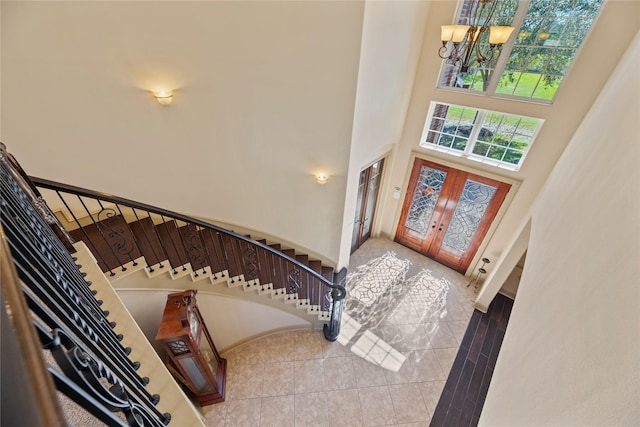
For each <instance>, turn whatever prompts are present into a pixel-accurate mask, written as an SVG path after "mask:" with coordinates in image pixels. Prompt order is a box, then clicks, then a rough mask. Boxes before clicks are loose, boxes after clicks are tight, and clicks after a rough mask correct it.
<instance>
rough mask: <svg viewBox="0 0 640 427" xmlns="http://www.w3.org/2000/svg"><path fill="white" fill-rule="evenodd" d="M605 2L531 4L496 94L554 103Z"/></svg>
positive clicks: (542, 1) (566, 0) (543, 1)
mask: <svg viewBox="0 0 640 427" xmlns="http://www.w3.org/2000/svg"><path fill="white" fill-rule="evenodd" d="M602 1H603V0H579V1H569V0H556V1H549V0H534V1H532V2H531V4H530V6H529V9H528V11H527V14H526V16H525V19H524V21H523V23H522V25H521V27H520V30H519V32H518V38H517V40H516V42H515V45H514V47H513V49H512V51H511V53H510V56H509V60H508V61H507V67H506V68H505V70H504V72H503V73H502V76H501V78H500V84H499V85H498V88H497V90H496V93H500V94H509V95H511V94H512V95H515V96H520V97H527V98H535V99H542V100H552V99H553V98H554V96H555V94H556V91H557V90H558V86H559V85H560V82H561V81H562V79H563V78H564V75H565V74H566V72H567V70H568V68H569V66H570V65H571V62H572V61H573V58H574V57H575V55H576V52H577V49H578V47H579V46H580V44H581V43H582V40H583V39H584V37H585V36H586V35H587V33H588V32H589V29H590V28H591V24H592V23H593V19H594V18H595V16H596V15H597V13H598V11H599V10H600V7H601V5H602ZM527 48H528V49H527ZM515 72H520V73H521V74H520V75H519V76H517V77H519V78H518V79H515V78H514V77H516V76H515ZM514 86H515V87H514Z"/></svg>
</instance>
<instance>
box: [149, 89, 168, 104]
mask: <svg viewBox="0 0 640 427" xmlns="http://www.w3.org/2000/svg"><path fill="white" fill-rule="evenodd" d="M153 96H155V97H156V100H157V101H158V102H159V103H160V105H169V104H171V101H173V93H172V92H171V91H170V90H169V91H164V90H161V91H158V92H153Z"/></svg>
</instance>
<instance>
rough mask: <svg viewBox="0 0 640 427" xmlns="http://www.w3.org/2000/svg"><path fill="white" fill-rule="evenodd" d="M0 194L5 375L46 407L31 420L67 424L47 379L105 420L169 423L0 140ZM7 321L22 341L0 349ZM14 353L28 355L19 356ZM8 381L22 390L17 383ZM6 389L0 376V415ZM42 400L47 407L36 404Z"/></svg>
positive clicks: (110, 422)
mask: <svg viewBox="0 0 640 427" xmlns="http://www.w3.org/2000/svg"><path fill="white" fill-rule="evenodd" d="M0 194H1V198H0V219H1V227H0V235H1V237H2V249H1V250H0V252H1V255H2V267H3V268H2V295H3V303H4V304H3V313H2V314H3V366H2V368H3V379H4V378H5V377H4V375H5V372H7V371H16V372H22V373H24V375H25V377H27V378H28V379H27V381H28V382H29V384H26V385H24V387H25V388H30V389H32V390H34V394H32V395H31V399H32V401H30V402H27V405H26V407H33V408H37V409H36V411H35V412H37V413H38V414H41V413H42V414H44V415H42V416H40V415H37V416H36V418H38V417H39V418H40V421H38V424H36V425H47V426H49V425H65V423H64V420H63V417H64V416H63V415H62V411H61V410H60V405H57V404H56V403H55V402H56V401H57V399H56V397H55V394H54V393H52V391H51V390H48V388H49V386H50V385H51V383H53V384H55V387H56V388H57V390H58V391H59V392H61V393H62V394H64V395H66V396H67V397H68V398H70V399H71V401H73V402H75V403H76V404H77V405H79V406H80V407H81V408H83V409H84V410H85V411H87V412H88V413H89V414H91V415H92V416H93V417H95V418H97V419H99V420H100V421H102V422H103V423H105V424H107V425H109V426H126V425H131V426H157V427H160V426H165V425H167V424H169V423H170V421H171V415H170V414H168V413H161V412H160V411H159V410H158V409H157V407H156V405H157V403H158V402H159V400H160V396H159V395H157V394H151V393H150V392H149V391H148V390H147V388H146V385H147V383H148V378H143V377H141V376H140V375H139V374H138V373H137V372H136V371H137V370H138V368H139V366H140V365H139V363H138V362H135V361H132V360H131V359H130V358H129V357H128V354H129V353H130V351H131V349H130V348H125V347H124V346H123V345H122V344H121V340H122V338H123V337H122V335H118V334H116V333H115V332H114V330H113V328H114V327H115V326H116V325H115V323H113V322H110V321H109V320H108V319H107V315H108V313H106V312H104V311H103V310H102V309H101V308H100V304H101V302H100V301H98V300H96V298H95V297H94V293H93V292H92V289H91V287H90V286H91V283H90V282H87V281H86V280H85V277H84V275H83V273H82V272H81V271H80V268H79V266H78V265H76V264H75V262H74V258H73V257H72V256H71V254H70V252H69V250H68V248H67V247H66V246H65V243H69V242H68V241H67V242H65V243H63V242H62V241H61V240H60V238H59V236H62V237H63V238H65V233H64V231H63V230H61V229H60V228H56V225H55V224H53V223H54V222H55V220H54V217H53V215H52V214H51V212H50V211H48V210H47V208H46V205H44V203H43V202H42V200H41V199H40V198H39V197H38V194H37V192H34V190H33V188H32V184H31V183H30V182H29V181H28V179H26V175H25V174H24V172H23V171H22V169H21V168H20V167H19V165H18V164H17V162H16V161H15V159H13V158H12V156H11V155H9V154H8V153H7V152H6V149H5V147H4V145H3V144H1V143H0ZM52 226H53V228H52ZM54 229H55V230H57V231H56V232H54ZM25 323H31V324H32V326H27V325H25ZM9 325H11V326H9ZM16 325H17V326H16ZM5 327H6V328H9V329H11V328H13V329H12V330H13V331H14V332H15V333H12V334H11V336H15V338H16V340H17V341H18V342H19V343H22V344H25V343H26V344H27V345H22V344H21V345H19V346H12V348H10V349H6V346H5V344H6V343H5V341H4V339H5V334H4V332H5ZM30 337H31V338H30ZM36 337H37V338H39V343H40V347H41V348H38V345H37V342H38V340H37V339H36ZM29 342H30V343H31V345H29ZM34 343H36V344H35V345H33V344H34ZM17 347H20V350H19V351H18V350H17ZM5 350H6V351H7V352H9V351H11V352H13V354H21V357H17V358H12V359H9V360H10V361H11V365H9V366H7V365H5V363H6V359H5V358H4V355H5ZM16 352H17V353H16ZM20 358H22V359H24V360H25V361H27V362H29V363H28V364H27V363H22V364H21V363H18V361H17V360H19V359H20ZM45 360H47V362H45ZM45 363H46V365H45ZM27 365H28V366H27ZM45 366H46V368H45ZM38 367H40V368H38ZM38 369H39V372H38ZM47 372H48V375H50V377H47ZM49 378H51V379H52V381H51V379H49ZM33 381H35V382H33ZM12 386H13V387H14V388H16V389H18V390H16V393H20V389H21V388H22V385H21V384H12ZM9 393H12V391H11V388H10V387H8V386H7V385H5V384H3V418H4V417H6V416H8V415H7V413H6V412H5V408H4V399H5V398H4V396H5V395H6V394H9ZM43 407H46V408H48V409H45V410H43V411H40V409H41V408H43ZM28 415H29V414H25V415H24V417H25V418H24V419H25V422H28V421H26V420H27V419H28V418H29V416H28ZM4 419H5V420H8V419H7V418H4ZM13 421H15V420H13ZM23 425H26V424H23ZM29 425H31V424H29Z"/></svg>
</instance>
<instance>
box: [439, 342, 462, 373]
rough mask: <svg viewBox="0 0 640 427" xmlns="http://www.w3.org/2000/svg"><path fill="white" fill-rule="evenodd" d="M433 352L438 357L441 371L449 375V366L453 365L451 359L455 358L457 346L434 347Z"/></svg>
mask: <svg viewBox="0 0 640 427" xmlns="http://www.w3.org/2000/svg"><path fill="white" fill-rule="evenodd" d="M433 352H434V353H435V355H436V358H437V359H438V363H440V367H441V368H442V371H443V372H444V373H445V374H447V375H449V371H450V370H451V366H453V361H454V360H455V359H456V354H458V347H454V348H435V349H433Z"/></svg>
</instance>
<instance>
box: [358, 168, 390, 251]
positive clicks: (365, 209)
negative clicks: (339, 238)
mask: <svg viewBox="0 0 640 427" xmlns="http://www.w3.org/2000/svg"><path fill="white" fill-rule="evenodd" d="M383 163H384V159H382V160H380V161H378V162H376V163H374V164H372V165H371V166H369V167H368V168H366V169H365V170H363V171H362V172H360V183H359V185H358V200H357V204H356V216H355V220H354V223H353V234H352V237H351V253H353V252H354V251H355V250H356V249H358V248H359V247H360V245H362V244H363V243H364V242H365V240H367V239H368V238H369V237H371V224H372V222H373V215H374V213H375V209H376V203H377V202H378V191H379V190H380V181H381V179H382V165H383Z"/></svg>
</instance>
